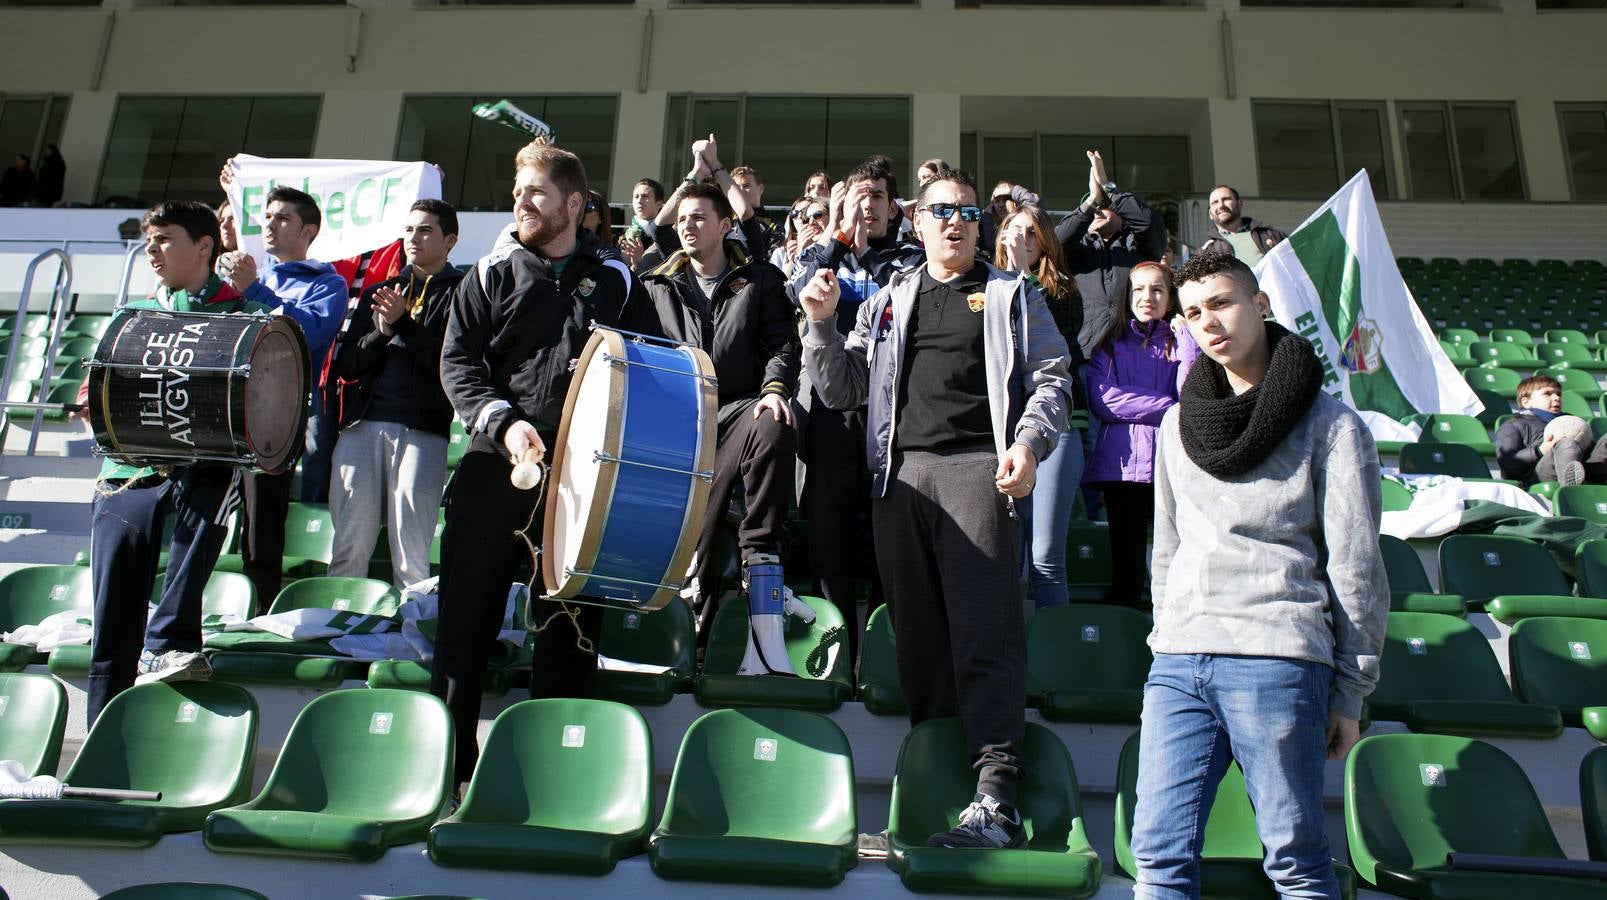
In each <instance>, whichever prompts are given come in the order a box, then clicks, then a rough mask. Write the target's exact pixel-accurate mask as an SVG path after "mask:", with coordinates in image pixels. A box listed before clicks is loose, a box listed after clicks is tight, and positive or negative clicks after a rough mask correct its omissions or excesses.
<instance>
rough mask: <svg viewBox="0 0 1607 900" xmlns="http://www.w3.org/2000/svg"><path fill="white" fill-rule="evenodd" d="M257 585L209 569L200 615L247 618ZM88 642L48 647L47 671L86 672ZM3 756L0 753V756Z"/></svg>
mask: <svg viewBox="0 0 1607 900" xmlns="http://www.w3.org/2000/svg"><path fill="white" fill-rule="evenodd" d="M161 598H162V578H161V577H158V578H157V579H156V583H155V584H154V585H152V587H151V604H152V605H153V606H154V605H155V604H156V602H157V601H158V600H160V599H161ZM256 609H257V588H256V585H253V584H252V583H251V579H249V578H247V577H246V576H244V575H241V574H240V573H238V572H213V573H212V575H211V577H209V578H207V580H206V587H204V588H202V589H201V614H202V615H203V616H215V615H233V616H239V617H240V618H242V619H249V618H251V617H252V616H254V615H256ZM89 649H90V648H89V645H88V644H74V645H71V646H66V647H57V648H56V649H54V650H52V651H50V659H49V665H50V671H51V674H53V675H56V676H58V677H61V678H81V677H83V676H85V675H87V674H89V661H90V660H89ZM0 758H3V757H0Z"/></svg>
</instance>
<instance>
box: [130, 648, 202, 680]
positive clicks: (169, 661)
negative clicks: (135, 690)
mask: <svg viewBox="0 0 1607 900" xmlns="http://www.w3.org/2000/svg"><path fill="white" fill-rule="evenodd" d="M136 671H138V672H139V676H138V677H137V678H135V679H134V683H135V684H153V683H155V682H158V681H206V680H207V679H209V678H211V677H212V664H211V663H209V662H207V659H206V654H205V653H202V652H200V651H199V650H197V651H189V650H169V651H167V652H166V653H152V652H151V651H149V650H144V651H141V652H140V655H139V667H138V669H137V670H136Z"/></svg>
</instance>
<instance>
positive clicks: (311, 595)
mask: <svg viewBox="0 0 1607 900" xmlns="http://www.w3.org/2000/svg"><path fill="white" fill-rule="evenodd" d="M400 602H401V598H400V597H399V596H398V594H397V593H396V588H394V587H391V585H389V584H387V583H386V582H383V581H376V580H374V579H372V578H335V577H330V576H321V577H315V578H303V579H301V580H300V581H295V582H292V583H290V584H288V585H286V586H285V588H284V590H281V591H280V592H279V596H278V597H277V598H275V599H274V601H273V606H272V607H270V608H269V610H268V613H269V615H277V614H279V613H286V612H292V611H294V610H298V609H331V610H337V611H339V612H342V613H345V614H347V615H348V616H350V617H351V618H352V619H360V618H361V617H363V616H394V615H395V614H396V611H397V608H398V607H399V606H400ZM206 649H207V650H208V651H209V653H208V656H209V658H210V659H211V661H212V677H214V678H216V679H218V680H220V681H230V682H235V683H238V684H276V685H286V686H292V687H302V688H329V687H334V686H336V685H338V684H340V683H341V682H342V681H344V680H346V679H348V678H360V677H362V675H363V673H364V672H365V671H366V670H367V664H366V663H365V662H362V661H358V660H352V659H346V658H344V657H337V656H333V655H332V654H331V650H330V647H329V644H328V643H327V642H326V641H319V640H310V641H298V640H293V639H291V638H286V637H280V636H279V635H276V634H269V633H265V632H261V631H236V632H227V633H224V634H215V635H211V636H209V637H208V638H207V642H206Z"/></svg>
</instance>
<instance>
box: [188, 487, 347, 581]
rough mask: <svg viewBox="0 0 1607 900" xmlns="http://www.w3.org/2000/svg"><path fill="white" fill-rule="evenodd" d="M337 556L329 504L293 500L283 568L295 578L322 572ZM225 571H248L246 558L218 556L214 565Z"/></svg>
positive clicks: (286, 517)
mask: <svg viewBox="0 0 1607 900" xmlns="http://www.w3.org/2000/svg"><path fill="white" fill-rule="evenodd" d="M334 558H335V526H334V523H333V521H332V520H331V519H330V517H329V507H328V506H327V505H325V504H322V503H291V504H290V511H289V512H287V513H286V514H285V559H284V566H283V571H284V573H285V574H286V575H288V576H290V577H292V578H306V577H309V576H313V575H322V574H324V573H326V572H328V571H329V561H330V560H331V559H334ZM214 568H216V569H218V570H220V571H224V572H243V571H245V558H244V557H242V556H241V555H240V554H238V553H225V554H224V555H222V556H220V557H218V564H217V565H216V566H215V567H214Z"/></svg>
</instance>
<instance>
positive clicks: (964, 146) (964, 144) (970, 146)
mask: <svg viewBox="0 0 1607 900" xmlns="http://www.w3.org/2000/svg"><path fill="white" fill-rule="evenodd" d="M949 162H951V163H952V162H953V160H950V161H949ZM960 171H962V172H968V173H970V175H971V177H972V178H975V177H977V174H976V132H974V131H967V132H965V133H964V134H962V135H960ZM910 190H911V191H914V190H915V189H914V188H910Z"/></svg>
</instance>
